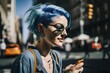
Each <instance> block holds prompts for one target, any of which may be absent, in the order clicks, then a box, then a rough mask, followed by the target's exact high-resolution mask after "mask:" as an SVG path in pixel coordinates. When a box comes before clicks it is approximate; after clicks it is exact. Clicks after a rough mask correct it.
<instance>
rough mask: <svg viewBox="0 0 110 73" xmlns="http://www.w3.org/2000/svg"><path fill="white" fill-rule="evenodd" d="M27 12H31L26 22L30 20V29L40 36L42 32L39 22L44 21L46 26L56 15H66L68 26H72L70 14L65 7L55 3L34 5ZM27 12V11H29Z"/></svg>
mask: <svg viewBox="0 0 110 73" xmlns="http://www.w3.org/2000/svg"><path fill="white" fill-rule="evenodd" d="M27 12H30V13H29V15H28V17H27V19H26V22H28V29H29V31H31V32H32V33H34V34H36V35H37V37H40V32H39V31H38V29H37V28H36V26H37V24H39V23H42V24H43V25H44V26H45V27H47V26H48V25H49V23H51V22H52V18H53V17H56V16H65V17H66V18H67V20H68V27H70V23H71V17H70V14H69V13H68V12H67V11H66V10H65V9H63V8H61V7H59V6H56V5H53V4H48V3H45V4H38V5H35V6H32V7H31V8H30V9H29V10H28V11H27ZM27 12H26V13H27Z"/></svg>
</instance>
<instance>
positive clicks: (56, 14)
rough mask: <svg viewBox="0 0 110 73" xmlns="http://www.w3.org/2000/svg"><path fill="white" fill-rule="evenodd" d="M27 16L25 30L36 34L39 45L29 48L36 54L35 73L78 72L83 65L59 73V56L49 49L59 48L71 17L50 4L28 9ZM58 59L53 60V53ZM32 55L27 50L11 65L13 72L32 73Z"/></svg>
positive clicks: (60, 62)
mask: <svg viewBox="0 0 110 73" xmlns="http://www.w3.org/2000/svg"><path fill="white" fill-rule="evenodd" d="M28 12H29V16H28V17H27V22H28V24H29V25H28V29H29V30H30V31H31V32H33V33H34V34H36V36H37V37H38V43H37V45H35V46H31V48H32V49H33V50H34V52H35V53H36V56H37V57H36V59H37V67H36V68H37V70H36V72H37V73H63V71H64V72H69V73H79V72H80V73H81V72H82V71H83V67H82V66H83V62H82V63H80V64H78V65H72V64H71V65H69V66H67V67H66V68H65V69H64V70H62V59H61V54H60V53H59V52H58V51H55V50H52V47H53V46H57V47H58V46H59V47H62V43H63V41H64V39H65V36H67V31H66V30H67V29H68V28H69V26H70V15H69V13H68V12H67V11H65V10H64V9H63V8H61V7H58V6H55V5H52V4H39V5H36V6H33V7H32V8H30V9H29V10H28V11H27V13H28ZM54 53H56V55H57V57H58V60H56V57H55V54H54ZM33 62H34V57H33V54H32V53H31V52H30V51H29V50H26V51H25V52H23V53H22V54H21V55H20V56H19V57H18V58H17V59H16V61H15V62H14V64H13V68H12V71H11V72H12V73H15V72H18V73H34V70H33V67H34V63H33Z"/></svg>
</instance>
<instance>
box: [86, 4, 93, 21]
mask: <svg viewBox="0 0 110 73" xmlns="http://www.w3.org/2000/svg"><path fill="white" fill-rule="evenodd" d="M93 7H94V6H93V4H88V15H87V16H88V19H92V18H93Z"/></svg>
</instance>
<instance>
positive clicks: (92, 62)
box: [0, 51, 110, 73]
mask: <svg viewBox="0 0 110 73" xmlns="http://www.w3.org/2000/svg"><path fill="white" fill-rule="evenodd" d="M61 54H62V57H63V68H65V67H66V66H67V65H68V64H74V63H75V62H76V61H77V60H78V59H80V58H83V57H84V52H72V53H71V54H70V56H69V58H68V59H65V56H66V54H65V52H62V53H61ZM15 58H16V57H6V58H0V73H10V71H11V69H10V68H11V66H12V63H13V62H14V60H15ZM102 58H103V56H102V52H101V51H96V52H90V57H89V58H85V59H84V71H83V73H110V69H109V68H110V61H109V59H107V57H106V59H102Z"/></svg>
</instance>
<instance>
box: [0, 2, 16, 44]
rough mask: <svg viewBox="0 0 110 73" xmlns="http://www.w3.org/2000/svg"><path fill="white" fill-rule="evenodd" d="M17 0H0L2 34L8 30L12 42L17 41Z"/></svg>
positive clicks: (0, 32) (0, 31) (0, 30)
mask: <svg viewBox="0 0 110 73" xmlns="http://www.w3.org/2000/svg"><path fill="white" fill-rule="evenodd" d="M15 1H16V0H0V28H2V27H1V25H4V27H3V29H0V34H1V36H2V32H3V31H4V29H5V30H7V33H8V39H9V40H10V42H13V43H16V31H15V30H16V28H15Z"/></svg>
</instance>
